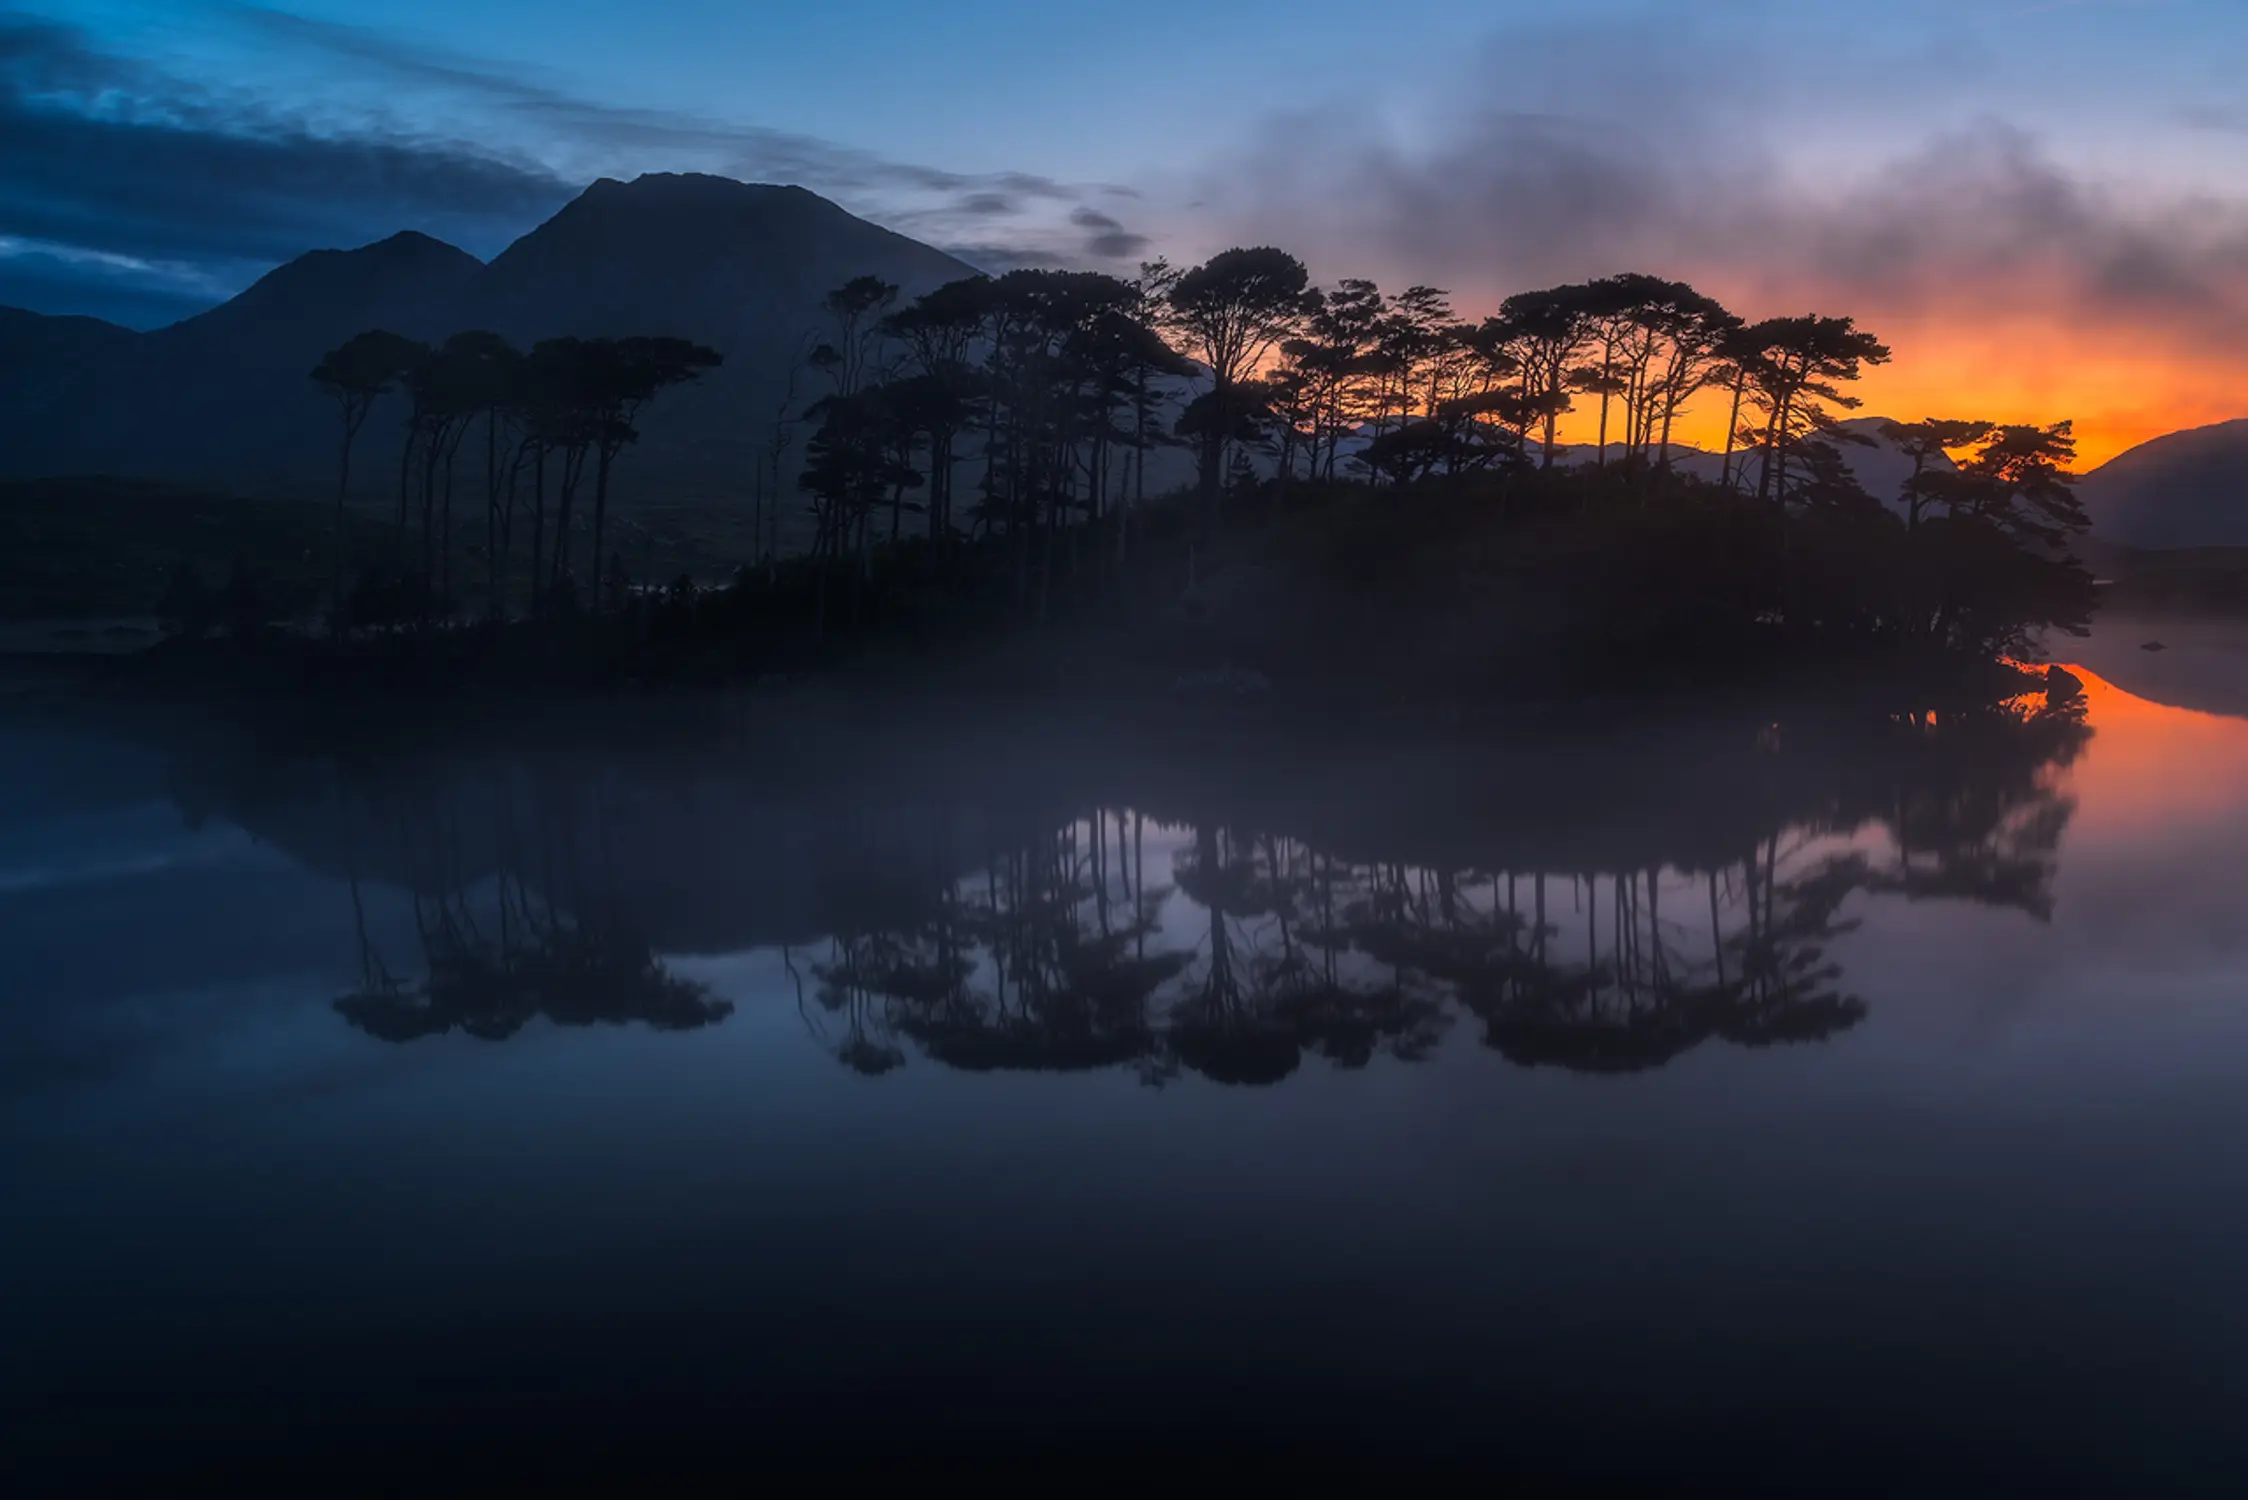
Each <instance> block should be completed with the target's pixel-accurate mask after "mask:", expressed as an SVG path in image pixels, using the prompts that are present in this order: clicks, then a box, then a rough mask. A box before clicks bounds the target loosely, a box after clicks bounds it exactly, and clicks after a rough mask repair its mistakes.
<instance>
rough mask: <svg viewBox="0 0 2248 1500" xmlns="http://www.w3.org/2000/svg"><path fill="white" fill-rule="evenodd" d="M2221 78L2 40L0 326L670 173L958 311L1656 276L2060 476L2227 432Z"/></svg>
mask: <svg viewBox="0 0 2248 1500" xmlns="http://www.w3.org/2000/svg"><path fill="white" fill-rule="evenodd" d="M2244 65H2248V5H2243V4H2241V3H2239V0H2073V3H2071V0H1941V3H1939V0H1818V3H1805V0H1578V3H1575V4H1571V5H1569V6H1565V7H1564V6H1556V5H1553V4H1551V3H1550V0H1385V3H1383V4H1380V5H1366V4H1364V3H1363V0H1349V3H1345V0H1223V3H1218V0H1191V3H1189V0H1139V3H1136V4H1133V5H1130V6H1090V5H1085V4H1081V3H1050V4H1043V5H1041V4H1030V3H1025V0H947V3H943V4H934V3H927V0H819V3H813V4H807V3H803V0H788V3H776V0H635V3H633V4H630V5H620V4H616V3H613V0H384V3H380V4H377V3H374V0H294V3H288V4H285V5H281V6H275V7H263V6H254V5H243V4H234V3H218V0H153V3H152V0H27V3H22V4H16V5H12V6H7V7H5V8H0V304H14V305H20V306H25V307H30V308H33V309H35V310H38V311H42V312H53V313H84V314H90V315H94V316H100V317H106V318H110V319H112V320H114V321H118V322H123V323H127V324H129V325H131V326H136V327H150V326H157V325H160V324H162V323H165V322H169V321H172V320H174V319H176V318H178V317H181V316H184V315H186V314H188V313H191V312H193V311H195V310H197V309H199V308H200V307H203V306H207V305H209V304H210V303H212V302H213V301H216V300H218V299H221V298H223V297H225V296H228V295H231V294H232V293H233V292H235V291H237V290H239V289H240V288H241V287H242V286H244V285H247V284H248V283H249V282H250V281H251V280H253V279H255V277H256V276H258V275H259V274H261V273H262V272H263V271H264V270H266V269H268V268H270V267H271V266H273V265H274V264H276V263H278V262H280V261H282V260H285V259H287V258H289V257H291V256H293V255H295V254H298V253H300V252H302V251H304V250H308V249H314V248H323V247H331V246H347V245H353V244H360V243H365V242H368V241H371V240H374V239H379V238H381V237H383V236H385V235H387V234H389V233H392V232H394V231H395V230H398V229H403V228H414V229H420V230H423V231H424V232H427V233H431V234H436V235H438V236H440V237H442V238H445V239H448V240H451V241H452V242H454V243H456V244H459V245H461V246H462V247H463V248H465V249H467V250H469V251H471V252H473V253H475V254H477V255H482V256H489V255H491V254H494V253H496V252H497V251H499V250H500V249H502V248H503V247H504V246H505V245H506V244H507V243H508V242H509V241H510V240H512V239H514V238H515V237H516V236H518V235H520V234H522V233H524V232H526V231H527V230H529V229H531V228H533V227H535V226H536V225H537V224H538V223H539V222H540V221H541V220H543V219H544V218H545V217H546V216H547V215H548V214H550V213H552V212H553V211H554V210H555V209H557V208H559V207H560V206H561V205H562V204H563V203H564V202H566V201H568V199H569V198H570V197H571V196H573V195H574V194H575V193H576V192H577V191H578V190H579V189H581V188H582V187H583V186H584V185H585V184H586V183H588V182H590V181H592V180H593V179H594V178H596V177H600V176H616V177H631V176H633V175H636V174H637V173H639V172H643V171H663V170H704V171H717V172H724V173H726V174H728V175H732V176H737V177H742V178H745V179H749V180H763V181H788V182H799V183H802V184H803V185H804V186H806V187H810V188H812V189H814V190H815V191H818V192H821V193H824V194H826V195H827V196H829V197H831V198H834V199H835V200H837V201H838V202H840V203H842V204H843V205H844V206H845V207H847V208H850V209H852V210H853V211H854V212H857V213H860V214H863V215H865V216H866V217H868V218H871V219H874V220H877V221H878V222H881V223H884V224H887V225H889V226H890V227H892V228H895V229H897V230H900V231H901V232H904V233H907V234H911V235H914V236H915V237H916V238H920V239H924V240H927V241H929V242H930V243H933V244H937V245H940V246H943V247H944V248H946V249H950V250H953V251H954V252H955V253H958V254H960V255H962V256H963V257H964V258H966V259H968V260H970V261H972V262H974V263H976V264H978V265H981V266H984V267H986V268H988V269H1002V268H1004V267H1006V266H1009V265H1019V264H1067V265H1075V266H1084V267H1091V268H1096V269H1114V270H1125V271H1128V270H1130V269H1131V267H1132V266H1133V265H1134V264H1135V263H1136V262H1137V261H1138V260H1140V259H1142V258H1145V257H1149V256H1153V255H1163V256H1167V257H1168V258H1170V259H1172V260H1174V261H1180V262H1187V261H1192V260H1195V259H1197V258H1199V257H1201V256H1203V255H1207V254H1208V253H1210V252H1212V251H1214V250H1217V249H1222V248H1224V247H1225V246H1226V245H1229V244H1236V243H1276V244H1280V245H1282V246H1285V247H1286V248H1289V249H1291V250H1294V251H1295V252H1296V253H1297V254H1299V255H1301V256H1302V257H1303V258H1304V260H1305V261H1306V262H1307V263H1308V264H1309V265H1310V267H1311V269H1312V272H1313V274H1314V276H1315V277H1317V278H1318V279H1320V280H1322V281H1332V280H1334V279H1337V278H1340V277H1344V276H1356V275H1365V276H1372V277H1374V278H1376V279H1377V280H1380V281H1381V282H1383V283H1384V284H1385V285H1391V286H1402V285H1406V284H1410V283H1413V282H1422V283H1430V284H1434V285H1438V286H1442V287H1445V288H1447V289H1448V290H1450V291H1451V292H1452V293H1453V297H1454V301H1455V304H1456V305H1457V307H1458V308H1459V310H1460V311H1462V312H1463V313H1470V314H1474V313H1481V312H1486V311H1489V310H1490V309H1492V308H1493V307H1495V306H1496V304H1497V302H1498V300H1499V299H1500V298H1501V297H1503V296H1504V295H1506V294H1507V293H1508V292H1511V291H1516V290H1521V289H1524V288H1527V287H1533V286H1542V285H1549V284H1552V283H1554V282H1558V281H1562V280H1573V279H1577V278H1581V277H1585V276H1593V275H1602V274H1608V273H1611V272H1615V271H1620V270H1626V269H1630V270H1643V271H1648V272H1653V273H1656V274H1660V275H1665V276H1672V277H1678V278H1682V279H1686V280H1690V281H1692V282H1694V283H1695V284H1696V285H1697V286H1699V287H1701V288H1702V289H1703V290H1704V291H1707V292H1710V293H1712V294H1714V295H1716V296H1718V297H1720V298H1721V299H1723V300H1725V301H1726V302H1727V303H1728V304H1730V305H1732V306H1733V307H1734V308H1735V309H1736V310H1737V311H1739V312H1742V313H1744V314H1746V315H1749V316H1752V317H1762V316H1773V315H1779V314H1794V313H1806V312H1818V313H1826V314H1848V315H1851V316H1854V317H1856V318H1857V319H1858V320H1859V322H1860V323H1861V324H1862V325H1863V326H1865V327H1867V328H1870V329H1871V330H1873V331H1874V332H1875V333H1877V334H1879V335H1880V336H1882V337H1883V338H1884V339H1886V340H1887V341H1888V342H1889V343H1890V344H1891V345H1892V346H1893V347H1894V349H1895V350H1896V360H1895V362H1894V363H1893V364H1892V365H1891V366H1890V367H1888V368H1886V369H1884V370H1881V371H1878V372H1876V373H1875V374H1874V375H1872V376H1871V377H1869V379H1868V380H1867V381H1866V382H1865V385H1864V388H1863V395H1864V396H1865V399H1866V404H1867V410H1869V411H1880V412H1882V413H1883V414H1886V415H1893V416H1900V417H1907V418H1910V417H1918V416H1926V415H1963V416H1974V417H1980V418H1985V419H1991V420H2005V421H2030V420H2035V421H2057V420H2061V419H2064V418H2067V419H2072V420H2074V421H2075V422H2076V424H2077V430H2078V434H2079V438H2080V441H2081V449H2082V454H2083V458H2084V460H2085V461H2086V462H2087V463H2088V464H2089V463H2092V462H2097V461H2099V460H2100V459H2103V458H2105V457H2107V456H2109V455H2111V454H2112V453H2114V452H2116V451H2118V450H2120V449H2121V448H2123V447H2126V446H2128V445H2130V444H2131V443H2134V442H2138V441H2141V440H2143V439H2145V438H2147V437H2151V436H2154V435H2157V434H2159V433H2162V432H2166V431H2170V430H2173V429H2176V428H2179V427H2186V426H2193V425H2198V424H2201V423H2206V422H2211V421H2217V420H2222V419H2225V418H2230V417H2236V416H2241V415H2248V91H2244V90H2243V88H2242V87H2241V84H2240V82H2239V79H2240V76H2241V72H2242V69H2243V66H2244Z"/></svg>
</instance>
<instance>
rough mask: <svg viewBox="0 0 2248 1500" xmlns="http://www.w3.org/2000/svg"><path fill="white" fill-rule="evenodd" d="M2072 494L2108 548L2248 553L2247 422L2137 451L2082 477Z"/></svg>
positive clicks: (2204, 430) (2192, 432)
mask: <svg viewBox="0 0 2248 1500" xmlns="http://www.w3.org/2000/svg"><path fill="white" fill-rule="evenodd" d="M2077 493H2078V494H2079V495H2080V496H2081V497H2082V498H2083V500H2084V508H2085V509H2086V510H2087V511H2089V512H2090V513H2091V516H2092V531H2093V534H2094V535H2096V536H2099V537H2101V538H2103V539H2104V540H2107V541H2111V542H2120V543H2123V544H2124V545H2126V546H2132V547H2153V548H2171V547H2241V546H2248V419H2242V420H2239V421H2233V422H2219V423H2218V424H2216V425H2215V426H2213V427H2195V428H2192V429H2190V430H2188V431H2185V432H2173V433H2171V434H2170V435H2169V436H2168V437H2159V438H2156V439H2154V440H2153V441H2152V442H2148V443H2141V444H2140V445H2139V446H2138V447H2136V448H2133V449H2130V450H2129V451H2128V452H2125V453H2121V454H2118V455H2117V456H2116V457H2114V458H2111V459H2109V460H2108V461H2107V462H2106V463H2104V464H2102V465H2100V466H2099V467H2098V468H2096V469H2094V470H2093V471H2092V472H2091V473H2089V474H2087V475H2085V476H2084V482H2083V484H2082V485H2080V486H2079V487H2078V491H2077Z"/></svg>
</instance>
